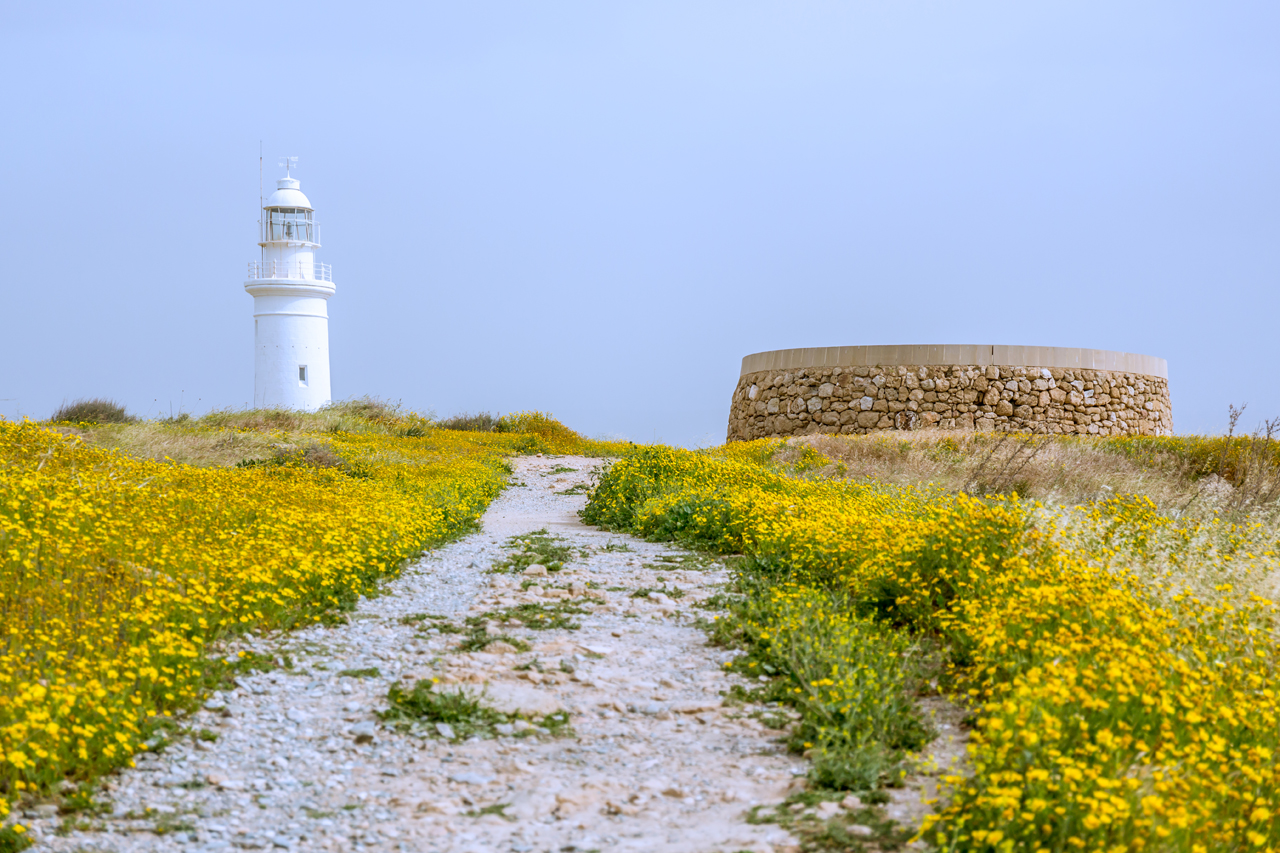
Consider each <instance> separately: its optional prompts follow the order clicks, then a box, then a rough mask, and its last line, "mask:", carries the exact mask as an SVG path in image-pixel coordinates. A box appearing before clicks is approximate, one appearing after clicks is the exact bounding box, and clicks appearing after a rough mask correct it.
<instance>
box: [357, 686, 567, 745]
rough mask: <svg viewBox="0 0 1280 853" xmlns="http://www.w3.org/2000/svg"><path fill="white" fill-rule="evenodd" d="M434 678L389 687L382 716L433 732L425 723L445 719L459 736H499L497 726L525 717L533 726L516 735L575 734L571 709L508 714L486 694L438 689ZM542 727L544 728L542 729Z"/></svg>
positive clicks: (403, 725) (393, 722)
mask: <svg viewBox="0 0 1280 853" xmlns="http://www.w3.org/2000/svg"><path fill="white" fill-rule="evenodd" d="M433 687H434V685H433V684H432V682H430V681H426V680H420V681H417V682H416V683H415V684H414V685H413V687H412V688H410V689H408V690H405V689H404V688H402V687H401V686H400V685H398V684H393V685H392V686H391V689H390V690H388V691H387V701H388V703H389V705H390V707H388V708H387V710H386V711H383V712H381V713H380V714H379V715H378V716H379V718H380V719H381V720H382V721H383V722H385V723H389V724H391V725H392V726H393V727H396V728H410V727H414V726H415V725H416V726H417V728H418V730H419V731H425V732H427V733H428V734H430V733H431V732H430V729H424V728H423V727H422V724H429V725H434V724H436V723H444V724H445V725H447V726H449V727H450V728H452V729H453V732H454V734H455V735H456V736H457V738H458V739H459V740H466V739H467V738H469V737H472V736H479V737H482V738H492V737H496V736H497V734H498V731H497V727H498V726H499V725H502V724H506V723H509V724H514V723H515V722H516V721H517V720H524V721H525V722H527V723H529V724H530V725H531V726H532V728H528V729H525V730H523V731H521V732H517V733H516V734H515V736H516V737H528V736H530V735H534V734H549V735H551V736H554V737H563V736H568V735H570V734H572V729H571V728H570V726H569V715H568V713H567V712H563V711H562V712H558V713H555V714H548V715H546V716H545V717H525V716H522V715H520V714H504V713H503V712H501V711H497V710H495V709H493V708H490V707H487V706H486V705H485V704H484V702H483V699H484V696H483V695H478V696H477V695H474V694H470V693H467V692H466V691H463V690H457V691H436V690H434V689H433ZM539 729H542V730H543V731H539Z"/></svg>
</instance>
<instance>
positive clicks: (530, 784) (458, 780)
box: [32, 457, 919, 851]
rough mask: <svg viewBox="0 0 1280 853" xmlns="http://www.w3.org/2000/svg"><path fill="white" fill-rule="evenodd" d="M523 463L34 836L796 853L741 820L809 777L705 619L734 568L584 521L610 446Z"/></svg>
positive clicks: (772, 826) (175, 843)
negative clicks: (85, 807)
mask: <svg viewBox="0 0 1280 853" xmlns="http://www.w3.org/2000/svg"><path fill="white" fill-rule="evenodd" d="M513 464H514V466H515V476H514V478H513V487H512V488H510V489H508V490H507V491H506V492H505V493H504V494H503V495H502V496H501V497H500V498H499V499H498V500H496V501H495V502H494V503H493V504H492V505H491V506H490V508H489V510H488V512H487V513H486V514H485V516H484V518H483V531H482V532H480V533H476V534H474V535H471V536H469V537H467V538H465V539H463V540H461V541H458V542H456V543H454V544H452V545H449V546H446V547H443V548H441V549H438V550H436V551H433V552H431V553H429V554H428V555H426V556H425V557H424V558H423V559H421V560H420V561H419V562H417V563H416V564H414V565H413V566H411V567H410V568H409V569H408V570H407V571H405V573H404V574H403V575H402V576H401V577H400V578H399V579H397V580H395V581H393V582H391V583H390V584H388V585H387V587H386V590H385V594H384V595H382V596H380V597H377V598H373V599H371V600H363V601H362V602H361V603H360V606H359V607H358V609H357V610H356V612H354V613H352V614H350V620H349V623H348V624H340V625H336V626H333V627H323V626H315V627H311V628H307V629H304V630H300V631H296V632H293V633H286V634H273V635H271V636H267V637H262V636H258V637H249V638H245V639H242V640H240V641H238V643H237V645H234V646H232V647H230V649H229V650H228V651H229V652H231V653H238V652H245V653H247V654H250V657H248V658H247V659H249V660H258V659H260V658H259V657H258V656H264V658H262V659H271V660H274V661H276V662H277V666H276V667H275V668H270V667H268V668H266V669H261V670H258V671H252V672H246V673H245V674H244V675H242V676H241V677H240V678H239V679H238V680H237V682H236V684H237V686H236V687H235V689H232V690H229V691H224V692H221V693H217V694H215V695H214V696H213V697H212V699H211V700H210V701H209V702H208V703H207V704H206V706H205V708H204V710H202V711H200V712H199V713H198V714H197V715H196V716H195V719H193V720H189V721H187V722H188V723H189V725H190V726H191V734H189V735H187V736H184V737H182V738H180V739H177V740H175V742H174V743H172V744H170V745H168V746H167V747H166V748H164V749H162V750H160V751H158V752H144V753H141V754H139V755H138V756H137V768H136V769H134V770H127V771H125V772H123V773H120V774H117V775H116V776H114V777H112V778H111V779H109V780H107V784H106V786H105V787H106V791H105V793H106V796H107V798H108V799H109V801H110V802H111V803H112V804H113V811H112V812H111V813H110V814H107V815H100V816H97V817H84V818H81V819H80V820H79V824H78V825H76V826H74V827H73V825H70V824H63V825H62V828H61V834H58V833H55V828H56V827H57V824H58V820H57V819H56V818H54V817H53V816H52V815H50V816H49V817H48V818H47V819H44V820H39V819H38V820H36V821H34V822H33V825H32V830H33V833H34V835H35V836H36V837H37V838H39V839H40V843H39V845H38V846H39V847H40V848H43V849H49V850H60V851H71V850H108V849H109V850H119V851H135V850H160V849H164V850H172V849H183V850H199V851H203V850H226V849H233V848H237V849H273V848H274V849H281V848H283V849H286V850H291V849H292V850H439V851H468V850H476V851H494V850H498V851H505V850H511V851H545V850H556V851H560V850H579V851H585V850H593V849H598V850H637V851H639V850H644V851H683V850H688V851H741V850H752V851H770V850H789V849H797V847H796V839H795V838H793V837H792V836H791V835H790V834H789V833H788V831H787V829H786V828H785V825H779V824H778V823H777V822H771V823H764V822H753V821H749V820H748V819H747V818H748V816H749V815H750V814H751V813H752V807H753V806H757V805H770V806H771V805H774V804H778V803H780V802H782V801H783V799H784V798H785V797H786V796H787V795H788V793H794V792H795V791H796V790H797V789H798V788H799V787H801V786H802V784H803V783H802V782H801V781H800V779H799V777H801V776H803V774H804V773H805V771H806V769H807V768H806V766H805V764H806V762H804V761H803V760H802V759H800V758H798V757H797V756H794V755H788V754H787V753H786V752H785V750H784V749H783V747H782V746H781V742H780V739H779V733H778V732H777V731H776V730H772V729H769V728H767V727H766V726H765V725H763V724H762V723H761V722H760V721H759V719H758V717H759V716H760V715H759V714H756V715H755V716H752V715H751V714H750V713H748V712H749V711H751V708H749V707H745V708H744V707H742V706H740V705H737V706H726V705H725V698H724V695H723V694H724V693H727V692H729V691H728V688H729V687H730V684H731V682H732V681H740V680H741V679H740V678H739V677H738V676H736V675H729V674H727V673H726V672H725V671H724V664H725V662H726V660H728V659H729V658H730V657H732V656H733V655H734V654H736V653H735V652H732V651H725V650H723V649H718V648H715V647H712V646H709V645H707V643H706V637H705V634H704V633H703V632H702V631H701V630H699V628H697V627H696V625H695V624H694V622H695V614H702V613H704V612H705V611H702V610H699V609H696V608H697V605H698V604H699V603H700V602H702V601H704V600H705V599H707V598H708V597H709V596H711V595H713V594H714V592H715V591H716V589H717V588H718V587H720V586H722V585H723V583H724V582H725V580H726V571H725V569H724V567H723V566H721V565H719V564H717V563H715V562H713V561H710V560H708V559H706V558H705V557H701V556H698V555H693V554H687V553H683V552H677V551H674V550H673V549H672V548H670V547H666V546H662V545H658V544H653V543H648V542H644V541H641V540H638V539H634V538H631V537H628V536H622V535H618V534H612V533H605V532H601V531H597V530H595V529H593V528H589V527H586V526H584V525H583V524H582V523H581V522H580V521H579V520H578V518H577V510H578V509H579V508H580V507H581V506H582V505H583V502H584V500H585V499H584V497H582V494H583V493H584V492H585V490H586V487H587V483H588V480H589V478H590V474H591V472H592V470H593V468H594V466H596V465H599V464H600V462H599V460H593V459H586V458H581V457H554V458H543V457H522V458H517V459H515V460H513ZM708 618H709V617H708ZM773 722H774V724H775V725H776V724H777V723H776V721H773ZM913 794H914V796H915V797H916V799H918V798H919V794H918V792H913ZM796 808H797V809H802V808H803V806H801V805H797V806H796ZM824 808H825V809H826V810H828V811H835V810H836V809H837V808H838V807H837V805H836V804H835V803H829V804H826V805H825V806H824ZM846 808H847V809H854V808H857V804H856V803H849V802H846ZM892 808H893V806H892V805H891V806H890V809H892ZM810 811H813V810H812V809H810ZM842 814H843V812H842ZM853 815H854V812H850V813H849V815H848V817H849V818H852V817H853ZM827 816H828V817H829V815H827ZM854 828H855V830H856V829H858V828H859V827H857V826H856V825H855V827H854ZM68 830H71V831H70V832H68Z"/></svg>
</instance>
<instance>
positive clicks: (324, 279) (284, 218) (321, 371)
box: [244, 157, 334, 411]
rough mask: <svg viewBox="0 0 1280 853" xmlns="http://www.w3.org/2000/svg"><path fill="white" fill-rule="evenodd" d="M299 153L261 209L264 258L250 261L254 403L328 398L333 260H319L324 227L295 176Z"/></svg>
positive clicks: (312, 402)
mask: <svg viewBox="0 0 1280 853" xmlns="http://www.w3.org/2000/svg"><path fill="white" fill-rule="evenodd" d="M296 160H297V158H296V157H290V158H288V159H286V160H285V161H284V162H283V163H281V165H282V166H284V167H285V177H283V178H281V179H280V180H278V181H276V191H275V192H273V193H272V194H271V197H270V198H268V199H267V202H266V204H264V205H263V209H262V227H261V231H260V233H259V235H258V245H259V246H261V247H262V255H261V258H260V260H258V261H253V262H250V264H249V280H248V281H246V282H245V283H244V289H245V290H247V291H248V292H249V294H250V295H251V296H252V297H253V405H254V408H270V409H302V410H304V411H315V410H316V409H318V408H320V407H321V406H323V405H324V404H325V403H328V402H329V400H330V394H329V311H328V300H329V297H330V296H332V295H333V293H334V286H333V276H332V274H331V272H330V268H329V265H328V264H322V263H318V262H317V261H316V255H315V253H316V249H319V248H320V227H319V226H318V225H317V224H316V222H315V220H314V217H313V214H314V211H313V210H312V208H311V202H310V201H309V200H308V199H307V197H306V196H305V195H303V194H302V190H300V189H299V188H298V187H299V184H298V180H297V178H294V177H293V176H292V167H293V165H294V163H295V162H296Z"/></svg>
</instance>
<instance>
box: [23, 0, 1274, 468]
mask: <svg viewBox="0 0 1280 853" xmlns="http://www.w3.org/2000/svg"><path fill="white" fill-rule="evenodd" d="M268 11H269V12H270V14H272V15H274V14H276V12H274V11H271V10H268ZM290 14H291V15H292V17H289V18H286V17H285V16H284V13H283V12H280V13H279V18H278V19H275V18H266V17H264V15H263V9H262V7H260V6H256V5H255V6H250V5H248V4H243V3H227V4H217V5H216V6H185V5H184V6H177V5H167V4H146V3H140V4H127V5H123V6H110V7H106V6H102V5H100V4H88V3H75V2H72V3H68V4H64V5H61V6H58V7H48V6H40V7H30V8H21V9H20V8H17V7H12V6H11V7H9V8H7V9H6V10H5V11H3V12H0V46H3V50H0V69H3V71H4V73H5V74H6V77H7V79H8V81H9V83H8V85H7V86H6V87H5V92H4V95H3V106H4V114H5V116H6V118H7V122H6V123H7V126H8V132H7V133H6V134H4V135H3V136H0V155H2V156H3V162H4V164H5V165H4V168H3V170H0V175H2V177H0V198H3V200H4V203H3V205H0V255H2V256H3V258H4V261H5V275H6V277H5V285H4V287H3V289H2V290H0V294H2V296H0V315H2V316H3V318H4V334H3V335H2V336H0V362H2V363H3V365H4V367H3V368H0V415H3V416H5V417H8V418H11V419H12V418H16V417H20V416H22V415H29V416H32V417H36V418H45V417H48V416H49V415H50V414H51V413H52V412H53V410H54V409H55V408H57V406H59V405H60V404H61V403H63V402H64V401H71V400H74V399H76V398H79V397H95V396H103V397H109V398H114V399H116V400H118V401H120V402H121V403H124V404H125V405H126V406H127V407H128V408H129V409H130V410H131V411H133V412H136V413H138V414H141V415H145V416H155V415H157V414H161V415H168V414H169V413H170V411H171V410H172V411H173V412H175V413H176V412H177V411H179V410H183V411H187V412H192V413H194V414H201V413H203V412H205V411H208V410H210V409H215V408H228V407H229V408H239V407H242V406H247V405H248V403H249V401H250V400H252V394H253V365H252V360H253V355H252V337H253V317H252V299H251V298H250V297H249V296H248V295H247V294H245V292H244V289H243V284H244V278H245V268H246V264H247V262H249V261H251V260H253V259H255V258H256V257H257V252H258V248H257V245H256V237H255V235H256V222H257V213H258V212H257V206H258V194H259V174H258V170H259V160H258V157H259V147H260V144H261V150H262V153H263V157H264V173H263V183H264V184H265V186H266V192H267V193H269V192H270V191H271V188H273V187H274V181H275V178H276V177H278V176H280V175H282V174H283V171H282V170H281V169H279V168H278V167H277V165H276V164H277V162H278V160H279V158H280V157H281V156H283V155H296V156H297V157H298V158H299V161H298V167H297V169H296V171H295V173H294V176H295V177H297V178H298V179H299V180H300V181H301V183H302V190H303V191H304V192H305V193H306V194H307V195H308V196H309V197H310V199H311V202H312V204H313V205H314V206H315V209H316V219H317V221H318V222H319V223H320V224H321V226H322V229H323V231H322V234H323V241H324V246H323V248H322V249H321V250H320V252H319V259H320V260H322V261H323V262H325V263H330V264H332V265H333V278H334V283H335V285H336V286H337V293H336V295H335V296H334V297H333V298H332V299H331V300H330V302H329V312H330V318H331V319H330V332H329V334H330V347H331V361H332V370H333V394H334V398H335V399H344V398H351V397H359V396H363V395H371V396H375V397H380V398H383V399H387V400H391V401H400V402H402V403H403V404H404V405H405V406H406V407H408V408H412V409H414V410H417V411H420V412H427V411H431V412H434V413H435V414H436V415H437V416H439V417H448V416H450V415H453V414H456V413H461V412H473V413H474V412H481V411H488V412H493V413H496V414H502V413H506V412H512V411H519V410H529V409H536V410H541V411H546V412H551V413H552V414H554V415H555V416H556V417H557V418H559V419H560V420H561V421H563V422H564V423H566V424H567V425H569V426H571V427H573V428H574V429H577V430H579V431H580V432H583V433H584V434H587V435H593V436H596V435H610V436H618V437H625V438H629V439H633V440H636V441H652V440H655V439H657V440H665V441H668V442H671V443H676V444H682V445H706V444H714V443H719V442H721V441H723V440H724V432H725V426H726V421H727V417H728V411H729V397H730V394H731V392H732V390H733V387H734V385H735V383H736V381H737V377H738V369H739V365H740V363H741V359H742V357H743V356H745V355H747V354H749V353H753V352H758V351H762V350H772V349H783V348H791V347H810V346H842V345H861V344H902V343H930V344H940V343H978V344H988V343H994V344H1019V345H1034V346H1069V347H1088V348H1097V349H1110V350H1120V351H1125V352H1134V353H1142V354H1147V355H1154V356H1159V357H1162V358H1165V359H1167V360H1168V362H1169V376H1170V389H1171V396H1172V401H1173V415H1174V427H1175V429H1176V430H1177V431H1178V432H1219V431H1222V430H1223V429H1224V428H1225V426H1226V422H1227V405H1228V404H1229V403H1233V404H1236V405H1239V404H1242V403H1247V404H1248V411H1247V413H1246V415H1245V418H1244V420H1243V421H1242V426H1244V427H1245V428H1247V429H1252V427H1253V426H1254V424H1255V423H1256V422H1257V420H1258V419H1260V418H1263V417H1272V416H1276V415H1280V380H1277V378H1276V374H1275V370H1274V369H1273V365H1274V363H1275V355H1274V352H1273V349H1272V344H1271V341H1272V338H1273V337H1274V332H1273V331H1272V327H1273V326H1274V321H1273V319H1272V318H1273V316H1274V314H1275V313H1276V309H1277V307H1278V303H1280V299H1278V298H1277V284H1278V283H1280V277H1278V275H1277V273H1280V251H1277V239H1276V238H1277V234H1278V233H1280V207H1278V205H1277V201H1276V200H1277V197H1278V196H1280V160H1278V158H1277V157H1276V155H1275V152H1276V151H1277V150H1280V109H1278V103H1277V96H1276V94H1275V93H1276V92H1277V90H1278V87H1277V83H1280V53H1278V52H1277V51H1275V49H1274V37H1273V34H1274V33H1275V32H1276V26H1277V24H1280V8H1276V7H1275V6H1274V4H1265V3H1261V2H1249V3H1228V4H1222V5H1216V6H1212V7H1206V6H1197V5H1191V4H1184V5H1169V4H1157V3H1154V2H1149V3H1127V2H1121V3H1100V2H1086V3H1066V2H1051V3H1044V4H1036V5H1035V6H1033V7H1029V6H1026V5H1022V4H1016V3H1011V2H1002V3H994V2H979V3H971V4H965V5H964V6H954V5H949V4H943V3H936V2H935V3H901V4H893V5H892V6H889V5H875V4H867V3H811V4H787V3H777V2H770V3H764V2H748V3H729V2H699V3H662V2H655V3H646V4H618V5H608V6H598V5H592V4H586V3H565V2H561V3H554V2H553V3H545V4H539V5H537V6H529V5H522V4H515V3H483V2H482V3H473V4H466V5H463V6H457V5H453V4H447V5H446V4H439V5H425V6H424V5H410V4H404V5H396V4H375V5H366V6H360V7H351V6H349V5H345V4H344V5H339V4H324V3H318V4H308V5H306V6H300V7H297V8H296V10H295V11H293V12H291V13H290ZM171 407H172V408H171Z"/></svg>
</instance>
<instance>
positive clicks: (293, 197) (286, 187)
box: [263, 178, 315, 210]
mask: <svg viewBox="0 0 1280 853" xmlns="http://www.w3.org/2000/svg"><path fill="white" fill-rule="evenodd" d="M299 186H300V184H299V183H298V179H297V178H281V179H280V180H278V181H276V191H275V192H273V193H272V194H271V197H270V198H268V199H267V203H266V204H264V205H263V207H264V208H266V207H301V208H304V209H306V210H314V209H315V208H313V207H312V206H311V201H310V199H308V198H307V197H306V196H305V195H303V194H302V190H300V189H298V187H299Z"/></svg>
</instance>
